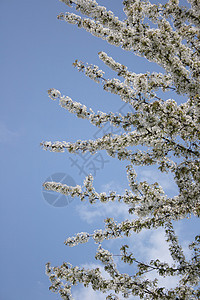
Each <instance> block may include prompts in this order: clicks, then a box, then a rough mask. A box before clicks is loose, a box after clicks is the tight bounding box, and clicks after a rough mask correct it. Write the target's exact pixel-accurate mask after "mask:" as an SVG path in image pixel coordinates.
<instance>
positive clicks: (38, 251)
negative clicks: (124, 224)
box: [0, 0, 199, 300]
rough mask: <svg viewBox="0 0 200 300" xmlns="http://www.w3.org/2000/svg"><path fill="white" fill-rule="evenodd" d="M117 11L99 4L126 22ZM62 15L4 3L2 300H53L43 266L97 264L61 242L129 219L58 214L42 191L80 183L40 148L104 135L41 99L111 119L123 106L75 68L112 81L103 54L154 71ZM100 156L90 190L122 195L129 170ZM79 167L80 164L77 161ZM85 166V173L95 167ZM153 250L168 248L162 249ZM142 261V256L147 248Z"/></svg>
mask: <svg viewBox="0 0 200 300" xmlns="http://www.w3.org/2000/svg"><path fill="white" fill-rule="evenodd" d="M106 2H108V3H107V4H106ZM121 2H122V1H120V0H117V1H116V0H112V1H105V0H104V1H103V0H101V1H99V3H100V4H102V5H104V4H106V5H107V6H108V8H109V9H112V10H113V11H114V12H115V13H116V14H117V15H119V16H120V18H122V19H123V18H124V14H123V11H122V10H121V8H122V3H121ZM66 10H67V7H66V6H65V5H64V4H63V3H61V2H59V1H58V0H43V1H39V0H35V1H25V0H19V1H14V0H1V1H0V14H1V16H0V22H1V24H0V25H1V26H0V34H1V41H2V44H1V48H0V59H1V70H0V72H1V74H0V76H1V110H0V155H1V169H0V170H1V171H0V182H1V204H0V205H1V207H0V214H1V216H0V228H1V229H0V234H1V248H0V260H1V275H0V276H1V289H0V299H2V300H14V299H15V300H16V299H20V300H27V299H29V300H35V299H37V300H44V299H45V300H46V299H48V300H51V299H52V300H53V299H59V297H58V296H57V295H56V294H53V293H51V292H49V291H48V287H49V281H48V278H47V276H46V275H45V273H44V267H45V263H46V262H47V261H51V262H52V265H60V264H62V262H63V261H70V262H72V263H73V264H78V265H80V264H92V263H93V264H94V260H92V259H91V256H94V254H95V249H96V246H95V245H93V243H92V242H90V243H89V245H84V246H79V247H75V248H73V249H72V248H67V247H66V246H65V245H64V244H63V242H64V240H65V239H66V238H67V237H68V236H71V235H73V234H75V233H77V232H80V231H89V232H92V231H93V230H94V229H95V228H96V227H98V228H101V227H102V226H103V222H102V220H103V219H104V218H105V217H106V216H109V215H110V214H113V215H114V216H115V217H116V218H118V219H122V218H124V217H126V216H127V213H126V210H125V208H124V207H123V208H121V207H119V206H113V207H111V206H107V207H106V208H105V207H102V205H96V206H94V207H90V206H88V205H87V203H82V204H79V203H80V202H79V200H78V199H74V201H72V202H71V203H69V205H67V206H65V207H62V208H58V207H55V206H52V205H50V204H48V203H47V201H46V200H45V198H44V196H43V194H42V183H43V182H44V181H45V180H46V178H48V177H49V176H52V174H55V173H64V174H66V175H69V176H71V177H72V179H73V180H74V182H76V183H77V184H82V181H83V179H84V176H85V175H84V174H83V173H82V174H79V169H78V167H77V166H72V159H75V157H74V156H73V155H69V154H67V153H50V152H46V151H44V150H42V149H41V147H40V142H41V141H49V140H51V141H56V140H59V141H63V140H67V141H76V140H77V139H87V138H93V137H94V136H95V135H97V134H100V133H98V132H97V131H98V129H97V128H95V127H94V126H92V125H90V124H89V123H88V122H87V121H86V120H80V119H77V118H76V117H75V116H74V115H70V114H69V113H68V112H66V111H65V110H64V109H62V108H61V107H60V106H59V105H58V103H56V102H53V101H51V100H50V98H48V95H47V90H48V89H49V88H56V89H58V90H60V91H61V92H62V93H63V94H65V95H68V96H70V97H71V98H72V99H73V100H75V101H78V102H81V103H83V104H85V105H86V106H88V107H91V108H92V109H93V110H95V111H97V110H103V111H106V112H108V111H114V112H117V111H119V109H121V108H122V105H123V103H122V102H121V101H120V99H119V98H118V97H117V96H113V95H111V94H108V93H106V92H105V91H103V90H102V87H101V86H100V85H98V84H96V83H95V82H93V81H91V80H90V79H89V78H86V77H85V76H84V75H83V74H82V73H79V72H78V71H77V70H76V69H74V68H73V66H72V63H73V62H74V61H75V59H78V60H82V61H84V62H88V63H93V64H98V65H99V66H100V67H101V68H103V69H104V70H105V71H106V74H107V76H108V77H109V76H110V77H111V76H113V73H112V72H111V71H110V70H109V69H108V68H107V67H106V66H104V65H103V63H102V62H101V61H99V59H98V55H97V53H98V52H99V51H105V52H107V54H108V55H110V56H113V58H115V59H116V60H117V61H119V62H121V63H123V64H125V65H127V66H128V67H129V69H130V70H133V71H134V72H138V73H141V72H145V71H147V70H148V71H153V70H154V71H155V70H157V71H158V70H160V68H158V67H157V66H156V65H155V64H152V63H149V62H147V61H145V60H143V59H142V58H139V57H136V56H134V54H133V53H130V52H124V51H122V50H121V49H119V48H114V47H112V46H111V45H108V44H106V42H104V41H102V40H99V39H97V38H95V37H93V36H91V35H90V34H89V33H87V32H85V31H84V30H80V29H78V28H77V27H75V26H73V25H69V24H67V23H65V22H62V21H58V20H57V18H56V17H57V14H59V13H60V12H64V11H66ZM101 134H102V132H101ZM102 157H103V159H104V160H108V162H107V163H105V166H103V167H102V165H101V164H99V165H98V166H97V167H98V168H99V170H97V173H96V176H95V184H94V185H95V187H96V189H97V190H98V191H109V190H110V189H117V191H119V192H120V191H123V190H124V188H127V180H126V173H125V164H124V163H118V162H117V161H116V160H113V159H111V158H109V157H107V156H106V154H105V153H103V154H102ZM76 158H77V159H78V163H79V165H82V162H83V160H82V158H81V157H76ZM90 159H91V160H92V158H91V157H90ZM89 162H90V161H89V160H88V161H87V165H88V167H86V169H85V170H84V171H85V172H89V170H88V169H89V167H91V166H92V163H90V164H89ZM93 165H94V164H93ZM137 170H138V171H139V178H140V179H141V180H149V182H150V181H151V182H152V178H155V181H160V183H162V184H163V185H164V188H165V190H166V192H167V193H168V194H169V195H170V196H171V195H173V194H175V193H176V192H177V191H176V187H175V186H174V185H173V181H172V177H171V176H170V175H168V176H166V177H164V175H163V176H160V175H159V174H158V172H157V171H156V169H154V168H152V169H147V168H146V169H145V168H143V169H141V170H139V169H137ZM144 178H145V179H144ZM49 197H50V196H49ZM198 224H199V223H197V221H196V220H195V219H193V221H192V222H191V221H187V222H186V223H184V224H182V225H179V228H178V230H179V232H180V234H182V235H183V232H184V241H187V240H188V239H190V238H193V236H194V235H195V231H196V229H197V227H198V226H197V225H198ZM160 235H161V233H160V232H156V233H152V235H151V237H152V239H151V241H154V244H153V245H154V246H152V245H151V241H150V240H148V245H147V248H146V249H147V250H148V249H150V248H151V249H156V247H157V249H159V248H158V245H157V244H156V243H158V241H160V240H161V238H160ZM146 239H147V236H146V235H145V233H144V234H143V236H142V237H141V238H140V239H138V238H136V240H137V242H138V243H139V244H140V243H142V241H143V240H146ZM148 239H149V237H148ZM117 243H118V242H117ZM113 245H114V244H113V242H112V243H111V246H109V244H108V243H107V244H106V246H108V247H112V246H113ZM116 245H119V243H118V244H116ZM159 245H160V247H161V249H164V247H165V246H164V241H163V244H162V243H160V244H159ZM113 247H114V246H113ZM133 248H134V246H133ZM155 251H156V250H155ZM166 251H167V250H166ZM143 252H144V253H143V254H144V255H146V254H145V250H144V249H143ZM152 255H153V252H152ZM166 256H167V254H166ZM75 295H76V296H77V298H76V299H79V297H80V296H81V298H82V299H83V300H87V299H91V297H93V299H95V297H94V295H93V294H92V291H90V290H89V291H83V290H82V289H76V290H75ZM104 298H105V297H103V298H102V299H104ZM98 299H101V298H100V296H98Z"/></svg>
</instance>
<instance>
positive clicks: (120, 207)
mask: <svg viewBox="0 0 200 300" xmlns="http://www.w3.org/2000/svg"><path fill="white" fill-rule="evenodd" d="M110 191H116V192H117V193H119V194H123V193H124V188H123V187H122V186H120V185H119V184H117V183H116V182H114V181H111V182H109V183H106V184H105V185H102V187H101V192H105V193H107V194H108V193H109V192H110ZM128 209H129V207H128V206H127V205H126V204H125V203H122V202H121V203H119V202H107V203H101V202H97V203H95V204H93V205H91V204H90V203H85V204H84V205H81V206H80V205H77V206H76V210H77V211H78V213H79V215H80V217H81V219H82V220H84V221H86V222H87V223H88V224H92V223H96V222H97V221H100V220H102V219H105V218H107V217H113V218H115V219H117V218H124V219H128V218H130V215H129V213H128Z"/></svg>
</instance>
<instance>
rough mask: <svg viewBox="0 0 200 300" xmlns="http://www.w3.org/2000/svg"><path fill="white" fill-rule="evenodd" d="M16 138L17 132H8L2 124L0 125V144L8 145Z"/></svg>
mask: <svg viewBox="0 0 200 300" xmlns="http://www.w3.org/2000/svg"><path fill="white" fill-rule="evenodd" d="M18 136H19V133H18V132H16V131H13V130H10V129H9V128H8V127H7V126H6V125H5V124H4V123H2V122H1V123H0V143H10V142H12V141H13V140H15V139H16V138H17V137H18Z"/></svg>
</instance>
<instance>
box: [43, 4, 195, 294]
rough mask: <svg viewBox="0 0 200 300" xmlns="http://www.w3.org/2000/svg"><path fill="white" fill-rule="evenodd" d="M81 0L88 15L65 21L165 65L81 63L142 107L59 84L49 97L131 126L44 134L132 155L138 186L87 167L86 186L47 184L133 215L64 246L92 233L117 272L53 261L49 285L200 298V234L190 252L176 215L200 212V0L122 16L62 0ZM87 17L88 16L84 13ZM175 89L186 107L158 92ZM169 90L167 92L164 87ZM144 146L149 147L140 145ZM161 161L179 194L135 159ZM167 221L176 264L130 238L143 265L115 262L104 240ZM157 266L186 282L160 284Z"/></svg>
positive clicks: (75, 240) (135, 7) (75, 148)
mask: <svg viewBox="0 0 200 300" xmlns="http://www.w3.org/2000/svg"><path fill="white" fill-rule="evenodd" d="M61 1H62V2H64V3H65V4H66V5H67V6H72V7H73V8H74V9H76V10H77V11H78V12H80V13H81V15H82V16H79V15H77V14H74V13H69V12H67V13H61V14H60V15H59V16H58V19H59V20H64V21H66V22H68V23H71V24H74V25H77V26H78V27H80V28H84V29H85V30H87V31H88V32H90V33H91V34H93V35H94V36H97V37H99V38H101V39H103V40H106V41H107V42H108V43H110V44H112V45H114V46H118V47H121V48H122V49H124V50H126V51H133V52H134V53H135V54H137V55H139V56H142V57H144V58H146V59H147V60H149V61H150V62H154V63H157V64H158V65H159V66H161V67H162V68H163V70H164V71H163V73H156V72H153V73H149V72H147V73H144V74H136V73H134V72H132V71H130V70H128V68H127V67H126V66H124V65H122V64H120V62H117V61H115V60H114V59H113V58H112V57H109V56H108V55H107V54H106V53H104V52H100V53H98V55H99V58H100V59H101V60H102V61H103V62H104V63H105V64H106V65H107V66H109V67H110V68H111V69H112V70H114V71H115V72H116V74H117V75H118V78H120V79H116V78H112V79H106V78H105V75H104V72H103V71H102V70H100V69H99V68H98V67H97V66H94V65H88V64H84V63H82V62H79V61H76V62H75V63H74V66H75V67H77V68H78V70H80V71H82V72H83V73H85V75H86V76H89V77H90V78H91V79H93V80H95V81H96V82H97V83H101V84H102V85H103V88H104V89H105V90H106V91H108V92H111V93H114V94H116V95H119V96H120V98H121V100H122V101H124V102H126V103H129V104H130V105H131V106H132V108H133V111H132V112H131V113H130V112H129V113H127V114H126V115H124V116H122V115H121V114H114V113H104V112H98V113H95V112H94V111H93V110H92V109H91V108H90V109H88V108H87V107H86V106H85V105H82V104H80V103H77V102H75V101H73V100H72V99H71V98H69V97H66V96H63V95H62V94H61V92H60V91H58V90H56V89H50V90H49V91H48V93H49V97H50V98H51V99H52V100H57V99H58V100H59V103H60V105H61V106H62V107H63V108H65V109H67V110H68V111H69V112H70V113H74V114H76V115H77V117H79V118H83V119H87V120H89V121H90V122H91V123H92V124H93V125H95V126H98V127H101V126H104V124H105V123H107V122H110V123H111V125H112V126H116V127H120V128H122V129H123V130H124V133H122V134H119V135H113V134H106V135H104V136H103V137H102V138H98V139H96V140H86V141H77V142H76V143H70V142H42V146H43V148H44V149H46V150H50V151H54V152H64V151H68V152H70V153H77V152H79V151H80V152H85V151H88V152H90V153H91V154H94V153H96V152H97V151H100V150H103V149H104V150H106V151H107V154H108V155H109V156H111V157H117V158H118V159H119V160H125V161H127V177H128V181H129V187H130V189H129V190H126V191H125V193H124V194H122V195H120V194H117V193H116V192H114V191H112V192H110V193H108V194H106V193H98V192H97V191H96V190H95V188H94V186H93V177H92V176H91V175H88V176H87V177H86V179H85V181H84V184H83V186H82V187H81V186H79V185H77V186H76V187H71V186H67V185H64V184H61V183H59V182H45V183H44V187H45V188H46V189H47V190H52V191H56V192H59V193H62V194H66V195H70V196H72V197H75V196H78V197H79V198H80V199H81V200H85V199H88V201H89V202H90V203H91V204H92V203H94V202H97V201H100V202H102V203H105V202H108V201H119V202H124V203H125V204H126V205H127V207H128V209H129V213H130V216H131V215H132V218H130V219H129V220H125V221H123V222H121V223H118V222H116V221H115V220H114V219H113V218H107V219H106V220H105V228H104V230H101V229H99V230H95V231H94V232H93V233H86V232H81V233H79V234H77V235H76V236H74V237H69V238H68V239H67V240H66V241H65V244H66V245H67V246H70V247H72V246H75V245H78V244H79V243H87V242H88V240H89V239H93V240H94V241H95V243H97V244H99V246H98V249H97V253H96V256H95V258H96V259H97V260H99V261H100V262H102V263H103V265H104V269H105V270H106V271H107V272H108V274H109V275H110V276H109V279H108V278H104V277H103V275H102V273H101V272H100V269H99V268H95V269H90V270H88V269H84V268H80V267H77V266H75V267H74V266H72V265H71V264H70V263H63V264H62V265H61V266H59V267H51V266H50V263H47V265H46V273H47V275H48V276H49V279H50V281H51V287H50V289H51V290H52V291H54V292H59V293H60V296H61V298H62V299H73V298H72V294H71V286H73V285H76V284H77V283H82V284H84V286H86V287H87V286H88V285H91V286H92V288H93V290H99V291H101V292H103V293H107V294H109V295H108V296H107V297H106V299H118V296H117V295H119V293H120V295H122V297H124V298H129V297H130V296H139V297H140V298H141V299H199V298H200V289H199V288H198V283H199V274H200V260H199V257H200V253H199V252H200V250H199V243H200V235H199V236H196V238H195V240H194V241H193V242H192V243H191V244H190V246H189V249H190V250H191V257H190V259H186V257H185V255H184V253H183V250H182V247H181V245H180V244H179V241H178V238H177V236H176V234H175V230H174V226H173V223H174V221H178V220H181V219H184V218H189V217H191V216H192V215H193V216H196V217H199V216H200V195H199V194H200V172H199V171H200V164H199V156H200V154H199V151H198V149H199V148H198V147H199V137H200V96H199V95H200V2H199V1H198V0H188V6H187V7H182V6H179V1H178V0H168V1H167V2H166V3H165V4H163V3H162V1H160V2H161V3H160V4H152V3H151V2H149V1H148V0H124V1H123V5H124V12H125V14H126V19H125V20H124V21H120V20H119V19H118V18H117V17H116V16H114V14H113V13H112V12H111V11H107V10H106V8H105V7H103V6H100V5H99V4H98V3H97V2H96V1H95V0H61ZM84 16H86V17H84ZM170 90H173V91H174V92H175V93H176V94H177V95H185V96H186V97H187V101H186V102H184V103H182V104H180V105H178V104H177V102H176V100H174V99H168V100H163V99H162V98H161V96H159V95H158V92H160V91H162V93H166V92H168V91H170ZM160 94H161V93H160ZM139 145H142V146H143V147H142V149H144V150H138V147H137V146H139ZM150 165H156V166H157V167H158V169H159V170H160V172H171V173H172V174H173V178H174V181H175V183H176V185H177V187H178V191H179V192H178V195H176V196H174V197H168V196H167V195H166V194H165V193H164V191H163V189H162V187H161V186H160V185H159V184H158V183H154V184H148V183H147V182H146V181H144V182H138V180H137V176H136V172H135V170H134V166H150ZM159 227H162V228H164V230H165V236H166V241H167V243H168V245H169V251H170V254H171V257H172V259H173V262H174V263H173V264H172V265H170V264H169V263H166V262H162V261H160V260H158V259H156V260H151V261H139V260H138V259H137V257H135V256H134V253H132V252H131V249H130V250H129V249H128V248H129V247H128V245H122V246H121V253H120V254H119V256H120V258H121V260H122V261H123V262H124V263H125V264H133V263H134V264H136V265H137V272H136V273H135V274H131V275H129V274H124V273H121V272H120V271H119V269H118V267H117V265H116V263H115V262H114V259H113V254H112V253H111V252H109V251H108V250H105V249H104V248H103V247H102V246H101V243H102V242H103V241H104V240H108V239H116V238H120V237H123V236H128V237H129V236H131V234H132V233H133V232H135V233H138V234H139V233H140V232H141V231H142V230H143V229H149V230H151V229H153V228H159ZM152 270H154V271H156V272H157V274H158V276H162V277H165V276H175V275H177V276H178V278H179V282H178V284H177V286H176V287H175V288H171V289H167V288H164V287H161V286H159V284H158V281H157V279H156V278H155V279H154V280H150V279H148V278H147V277H145V273H146V272H150V271H152Z"/></svg>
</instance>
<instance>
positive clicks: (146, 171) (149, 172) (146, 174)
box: [138, 167, 178, 196]
mask: <svg viewBox="0 0 200 300" xmlns="http://www.w3.org/2000/svg"><path fill="white" fill-rule="evenodd" d="M138 180H139V181H147V182H148V183H154V182H158V183H159V184H160V185H161V186H162V188H163V190H164V191H165V192H166V193H167V194H170V196H172V194H177V192H178V189H177V185H176V183H175V182H174V179H173V176H172V174H170V173H168V174H166V173H162V172H160V171H159V170H158V169H157V168H154V167H147V168H145V167H144V168H141V170H140V171H139V172H138Z"/></svg>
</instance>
